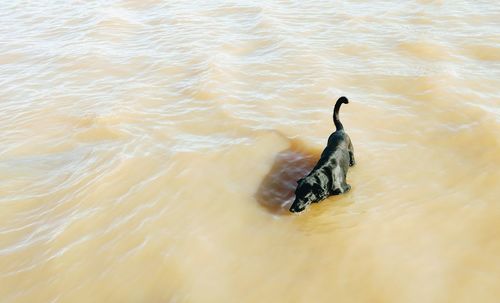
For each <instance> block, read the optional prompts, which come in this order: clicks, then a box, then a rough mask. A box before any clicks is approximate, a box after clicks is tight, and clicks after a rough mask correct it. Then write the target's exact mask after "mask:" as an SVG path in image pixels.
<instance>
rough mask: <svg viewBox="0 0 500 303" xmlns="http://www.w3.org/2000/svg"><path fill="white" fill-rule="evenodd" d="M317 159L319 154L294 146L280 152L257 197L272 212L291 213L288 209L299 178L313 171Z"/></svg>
mask: <svg viewBox="0 0 500 303" xmlns="http://www.w3.org/2000/svg"><path fill="white" fill-rule="evenodd" d="M292 146H295V147H296V144H295V145H292ZM317 159H318V156H317V155H312V154H308V153H307V152H305V151H302V150H299V149H296V148H293V147H292V148H290V149H287V150H285V151H282V152H280V153H278V155H276V158H275V160H274V164H273V166H272V168H271V170H270V171H269V173H268V174H267V175H266V176H265V177H264V179H263V180H262V183H261V184H260V186H259V189H258V191H257V193H256V194H255V198H256V199H257V201H258V202H259V203H260V204H261V205H262V206H263V207H265V208H266V209H267V210H269V211H270V212H271V213H274V214H290V212H289V211H288V209H289V208H290V205H291V204H292V202H293V199H294V197H295V195H294V191H295V187H296V186H297V180H299V179H300V178H302V177H304V176H305V175H306V174H308V173H309V172H310V171H311V169H312V168H313V167H314V165H315V164H316V161H317Z"/></svg>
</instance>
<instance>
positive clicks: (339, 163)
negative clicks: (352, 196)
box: [290, 97, 355, 212]
mask: <svg viewBox="0 0 500 303" xmlns="http://www.w3.org/2000/svg"><path fill="white" fill-rule="evenodd" d="M343 103H344V104H347V103H349V100H347V98H346V97H340V98H339V99H338V100H337V102H336V103H335V108H334V111H333V122H334V123H335V127H336V128H337V130H336V131H335V132H334V133H332V134H331V135H330V137H329V138H328V144H327V146H326V147H325V149H324V150H323V153H321V158H320V159H319V161H318V163H317V164H316V166H314V168H313V169H312V171H311V172H310V173H309V174H308V175H307V176H305V177H304V178H302V179H300V180H298V181H297V183H298V185H297V189H296V190H295V201H294V202H293V204H292V206H291V207H290V211H291V212H301V211H303V210H304V209H305V208H306V207H307V206H308V205H309V204H311V203H316V202H319V201H321V200H323V199H326V198H328V197H329V196H332V195H339V194H342V193H345V192H347V191H349V190H350V189H351V186H350V185H349V184H347V183H346V176H347V170H348V169H349V166H353V165H354V164H355V160H354V150H353V147H352V142H351V139H350V138H349V136H348V135H347V133H346V132H345V131H344V127H343V125H342V123H340V120H339V116H338V113H339V109H340V105H342V104H343Z"/></svg>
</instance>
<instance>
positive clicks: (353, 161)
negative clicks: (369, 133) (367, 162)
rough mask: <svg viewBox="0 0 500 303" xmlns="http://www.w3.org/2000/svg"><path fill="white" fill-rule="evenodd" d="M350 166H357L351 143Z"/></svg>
mask: <svg viewBox="0 0 500 303" xmlns="http://www.w3.org/2000/svg"><path fill="white" fill-rule="evenodd" d="M348 149H349V166H354V164H356V160H354V147H352V143H351V142H350V141H349V147H348Z"/></svg>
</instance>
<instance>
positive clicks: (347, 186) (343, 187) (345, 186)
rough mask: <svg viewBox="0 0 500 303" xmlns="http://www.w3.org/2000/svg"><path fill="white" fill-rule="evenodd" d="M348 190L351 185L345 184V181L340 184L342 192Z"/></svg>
mask: <svg viewBox="0 0 500 303" xmlns="http://www.w3.org/2000/svg"><path fill="white" fill-rule="evenodd" d="M349 190H351V185H349V184H347V183H344V184H343V185H342V193H346V192H348V191H349Z"/></svg>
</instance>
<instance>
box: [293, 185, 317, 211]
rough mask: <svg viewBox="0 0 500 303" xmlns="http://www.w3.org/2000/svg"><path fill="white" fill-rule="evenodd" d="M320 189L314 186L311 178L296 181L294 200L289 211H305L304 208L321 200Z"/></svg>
mask: <svg viewBox="0 0 500 303" xmlns="http://www.w3.org/2000/svg"><path fill="white" fill-rule="evenodd" d="M320 192H321V187H320V186H319V184H316V182H315V180H314V179H312V178H303V179H300V180H299V181H297V188H296V189H295V200H294V201H293V203H292V206H290V211H291V212H293V213H298V212H301V211H303V210H304V209H306V207H307V206H308V205H309V204H311V203H313V202H318V201H320V200H321V193H320Z"/></svg>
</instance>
